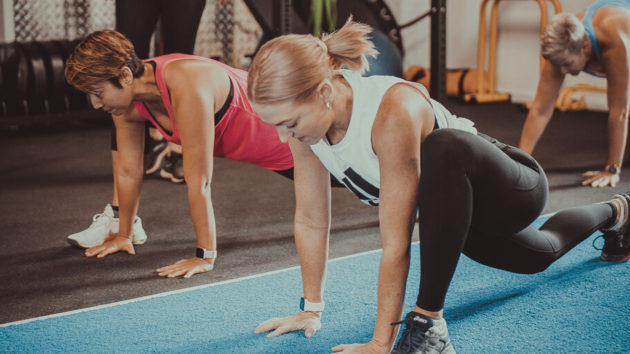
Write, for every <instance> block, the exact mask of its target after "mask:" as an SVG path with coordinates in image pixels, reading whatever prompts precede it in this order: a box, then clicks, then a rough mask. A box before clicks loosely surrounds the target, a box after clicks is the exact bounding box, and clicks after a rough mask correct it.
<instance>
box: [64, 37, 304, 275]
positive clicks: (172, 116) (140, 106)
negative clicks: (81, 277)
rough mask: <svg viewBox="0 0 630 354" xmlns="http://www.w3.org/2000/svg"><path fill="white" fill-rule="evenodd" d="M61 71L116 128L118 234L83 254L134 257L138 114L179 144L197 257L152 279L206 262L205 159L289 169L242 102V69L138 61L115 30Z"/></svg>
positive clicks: (282, 151)
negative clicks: (119, 252)
mask: <svg viewBox="0 0 630 354" xmlns="http://www.w3.org/2000/svg"><path fill="white" fill-rule="evenodd" d="M65 75H66V79H67V80H68V82H69V83H70V84H71V85H73V86H74V87H75V88H77V89H78V90H80V91H82V92H85V93H86V94H87V95H88V96H89V99H90V101H91V103H92V106H93V107H94V108H95V109H102V110H104V111H106V112H108V113H110V114H111V115H112V117H113V120H114V123H115V125H116V130H117V133H116V140H117V145H118V165H117V168H115V181H116V188H117V193H118V201H119V230H118V233H115V234H113V235H111V236H110V237H108V238H107V239H105V240H104V242H103V243H102V244H101V245H97V246H94V247H91V248H88V250H87V251H86V255H87V256H88V257H91V256H98V257H104V256H106V255H108V254H111V253H115V252H118V251H125V252H127V253H129V254H135V250H134V246H133V244H134V242H135V239H134V235H133V222H134V220H135V217H136V212H137V209H138V204H139V199H140V187H141V182H142V177H143V174H144V169H143V156H144V153H143V151H144V143H143V141H144V129H145V122H146V120H149V121H151V123H152V124H153V125H154V126H155V127H156V128H157V129H158V130H159V131H160V132H161V133H162V135H163V136H164V137H165V138H166V139H167V140H168V141H171V142H174V143H176V144H180V145H181V146H182V150H183V156H184V177H185V180H186V183H187V186H188V201H189V205H190V213H191V216H192V221H193V224H194V227H195V231H196V233H197V247H198V248H197V252H196V257H193V258H190V259H184V260H181V261H179V262H177V263H175V264H172V265H169V266H166V267H163V268H160V269H158V272H159V275H161V276H168V277H177V276H185V277H190V276H192V275H193V274H196V273H202V272H207V271H210V270H212V269H213V267H214V261H215V259H216V256H217V251H216V250H217V244H216V227H215V219H214V212H213V208H212V202H211V200H210V182H211V179H212V166H213V156H220V157H226V158H230V159H233V160H237V161H245V162H251V163H253V164H256V165H258V166H261V167H263V168H267V169H271V170H275V171H278V172H279V173H281V174H283V175H288V176H291V175H292V169H293V158H292V156H291V152H290V150H289V147H288V145H287V144H284V143H282V142H280V140H279V138H278V135H277V133H276V131H275V129H274V128H273V127H271V126H268V125H266V124H264V123H262V121H261V120H260V119H259V118H258V115H257V114H256V112H255V111H254V110H253V109H252V107H251V106H250V104H249V102H248V100H247V86H246V85H247V73H246V72H244V71H242V70H238V69H234V68H231V67H229V66H227V65H224V64H221V63H219V62H216V61H213V60H210V59H207V58H202V57H196V56H192V55H184V54H171V55H165V56H161V57H156V58H152V59H148V60H145V61H142V60H140V59H139V58H138V57H137V56H136V55H135V52H134V48H133V45H132V44H131V42H130V41H129V40H128V39H127V38H126V37H125V36H124V35H122V34H121V33H119V32H116V31H99V32H94V33H92V34H91V35H89V36H88V37H87V38H86V39H84V40H83V41H82V42H81V43H80V44H79V45H77V47H76V49H75V51H74V53H73V54H72V55H71V56H70V58H68V61H67V63H66V71H65ZM135 243H136V244H138V242H135Z"/></svg>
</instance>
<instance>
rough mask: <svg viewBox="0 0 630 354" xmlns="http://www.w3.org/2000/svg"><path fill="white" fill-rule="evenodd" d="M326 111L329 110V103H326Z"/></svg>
mask: <svg viewBox="0 0 630 354" xmlns="http://www.w3.org/2000/svg"><path fill="white" fill-rule="evenodd" d="M326 109H328V110H330V102H326Z"/></svg>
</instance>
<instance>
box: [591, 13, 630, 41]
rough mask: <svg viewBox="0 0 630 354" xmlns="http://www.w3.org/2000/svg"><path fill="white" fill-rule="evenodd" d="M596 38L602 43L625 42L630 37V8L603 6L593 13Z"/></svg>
mask: <svg viewBox="0 0 630 354" xmlns="http://www.w3.org/2000/svg"><path fill="white" fill-rule="evenodd" d="M593 26H594V27H595V29H596V35H597V40H598V41H600V42H603V43H611V44H612V43H620V42H622V43H625V42H626V40H627V38H628V37H630V10H628V9H624V8H620V7H617V6H605V7H602V8H601V9H599V10H597V11H596V12H595V14H594V15H593Z"/></svg>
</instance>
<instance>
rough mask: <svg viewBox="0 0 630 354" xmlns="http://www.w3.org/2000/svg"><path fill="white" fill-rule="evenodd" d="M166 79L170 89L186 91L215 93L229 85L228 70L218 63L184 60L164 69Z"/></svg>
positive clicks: (170, 64) (172, 63)
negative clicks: (217, 89) (216, 90)
mask: <svg viewBox="0 0 630 354" xmlns="http://www.w3.org/2000/svg"><path fill="white" fill-rule="evenodd" d="M164 78H165V80H166V84H167V86H168V87H169V89H171V91H172V90H177V89H179V88H181V89H183V90H185V91H207V90H210V91H215V89H216V88H220V87H222V86H223V85H226V84H228V82H229V78H228V76H227V72H226V70H225V69H224V68H223V67H222V66H220V65H219V64H217V63H213V62H209V61H205V60H199V59H183V60H177V61H173V62H171V63H169V64H168V65H167V66H166V68H165V69H164Z"/></svg>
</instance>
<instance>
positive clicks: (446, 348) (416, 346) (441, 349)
mask: <svg viewBox="0 0 630 354" xmlns="http://www.w3.org/2000/svg"><path fill="white" fill-rule="evenodd" d="M401 323H404V324H405V330H404V331H403V333H402V336H401V337H400V339H398V342H397V343H396V347H394V350H393V351H392V354H403V353H408V354H412V353H455V349H453V345H452V344H451V340H450V339H449V337H448V329H447V328H446V321H445V320H444V319H439V320H436V319H432V318H430V317H427V316H425V315H422V314H419V313H417V312H413V311H412V312H409V313H408V314H407V316H405V319H404V320H403V321H398V322H393V323H392V325H397V324H401Z"/></svg>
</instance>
